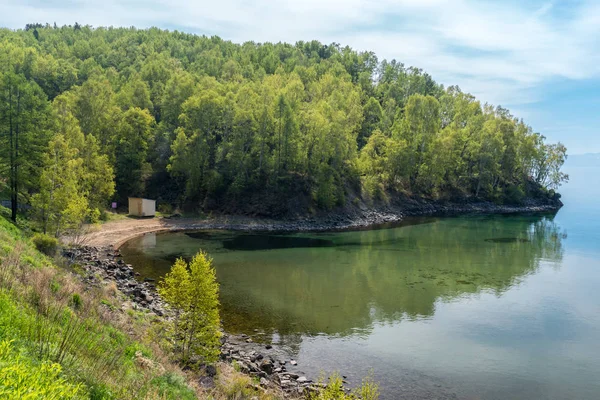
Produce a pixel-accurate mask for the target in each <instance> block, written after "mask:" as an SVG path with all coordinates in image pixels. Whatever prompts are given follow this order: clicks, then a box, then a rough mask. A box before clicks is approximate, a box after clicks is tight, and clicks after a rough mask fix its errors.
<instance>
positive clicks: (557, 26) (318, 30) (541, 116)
mask: <svg viewBox="0 0 600 400" xmlns="http://www.w3.org/2000/svg"><path fill="white" fill-rule="evenodd" d="M75 21H77V22H79V23H81V24H90V25H93V26H110V25H112V26H132V25H134V26H137V27H140V28H143V27H150V26H158V27H161V28H166V29H178V30H182V31H186V32H192V33H198V34H207V35H219V36H221V37H222V38H224V39H229V40H232V41H234V42H244V41H247V40H254V41H257V42H264V41H275V42H277V41H285V42H291V43H294V42H296V41H298V40H312V39H317V40H320V41H322V42H325V43H331V42H336V43H340V44H342V45H346V44H347V45H350V46H352V47H353V48H355V49H358V50H372V51H375V53H376V54H377V55H378V57H379V58H380V59H383V58H387V59H392V58H395V59H397V60H399V61H401V62H403V63H405V64H406V65H414V66H417V67H420V68H423V69H424V70H425V71H427V72H429V73H430V74H431V75H432V76H433V77H434V78H435V79H436V80H437V81H438V82H441V83H443V84H445V85H451V84H458V85H459V86H460V87H461V88H462V89H463V90H464V91H467V92H470V93H473V94H474V95H476V96H477V97H478V98H479V99H481V100H482V101H484V102H485V101H487V102H490V103H492V104H497V105H498V104H499V105H502V106H504V107H507V108H510V109H511V111H512V112H513V114H514V115H516V116H518V117H522V118H524V119H525V121H526V122H528V123H529V124H530V125H532V126H533V128H534V130H536V131H539V132H541V133H543V134H544V135H546V136H547V137H548V138H549V139H550V140H551V141H559V140H560V141H562V142H563V143H565V144H566V146H567V148H568V149H569V153H570V154H579V153H587V152H600V135H598V126H600V94H599V93H600V90H599V89H600V1H598V0H564V1H558V0H556V1H543V0H533V1H525V0H523V1H516V0H508V1H507V0H503V1H485V0H481V1H475V0H452V1H449V0H380V1H372V0H278V1H267V0H217V1H204V0H202V1H184V0H143V1H142V0H102V1H99V0H45V1H41V0H2V2H1V3H0V25H2V26H5V27H9V28H21V27H23V26H24V25H25V24H26V23H29V22H49V23H53V22H56V23H57V24H59V25H62V24H72V23H74V22H75Z"/></svg>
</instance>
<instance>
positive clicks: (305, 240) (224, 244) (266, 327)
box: [122, 215, 564, 347]
mask: <svg viewBox="0 0 600 400" xmlns="http://www.w3.org/2000/svg"><path fill="white" fill-rule="evenodd" d="M428 222H431V221H428ZM563 237H564V234H563V233H562V232H561V231H560V230H559V229H558V227H557V225H556V224H555V223H554V221H553V216H548V215H545V216H540V215H537V216H534V215H528V216H510V217H469V218H445V219H439V220H435V221H433V222H431V223H428V224H426V225H423V224H419V225H411V226H404V227H401V228H395V229H382V230H373V231H359V232H338V233H333V234H332V233H328V234H297V235H272V234H265V235H261V234H238V233H231V232H199V233H192V234H189V233H187V234H186V233H175V234H159V235H156V236H155V242H154V241H153V239H150V238H148V237H143V238H140V239H136V240H133V241H131V242H129V243H127V244H126V246H125V247H123V249H122V250H123V254H124V256H125V258H126V261H127V262H129V263H132V264H134V265H135V266H136V268H137V270H138V271H140V272H141V273H142V275H143V276H151V277H157V276H160V275H162V274H164V272H165V271H167V270H168V268H169V266H170V263H171V262H172V261H173V260H174V259H175V258H176V257H179V256H184V257H191V256H192V255H193V254H194V253H195V252H196V251H197V250H198V249H200V248H202V249H204V250H206V251H208V252H209V253H210V254H211V255H212V256H213V257H214V261H215V265H216V268H217V277H218V280H219V282H220V284H221V303H222V310H223V314H222V315H223V324H224V327H225V329H227V330H229V331H234V332H250V331H252V330H253V329H260V330H263V331H265V332H267V333H274V332H277V333H278V334H279V337H280V338H281V340H282V341H284V342H287V343H288V344H290V345H294V346H293V347H295V345H297V344H298V343H299V341H300V340H301V337H302V335H319V334H326V335H335V336H348V335H358V336H364V335H368V334H369V333H370V331H371V329H372V327H373V324H374V323H383V324H392V323H397V322H399V321H402V320H407V319H408V320H416V319H423V318H430V317H432V316H433V315H434V313H435V304H436V301H438V300H441V301H453V300H454V299H456V298H457V297H460V296H464V295H468V294H472V293H477V292H481V291H486V292H491V293H494V294H495V295H497V296H500V295H501V294H502V293H503V292H504V291H506V290H507V289H509V288H511V287H513V286H514V285H517V284H519V282H521V280H522V279H523V277H525V276H527V275H528V274H532V273H534V272H535V271H536V270H537V269H538V267H539V265H540V261H541V260H553V261H558V260H560V259H561V258H562V253H563V249H562V243H561V242H562V239H563Z"/></svg>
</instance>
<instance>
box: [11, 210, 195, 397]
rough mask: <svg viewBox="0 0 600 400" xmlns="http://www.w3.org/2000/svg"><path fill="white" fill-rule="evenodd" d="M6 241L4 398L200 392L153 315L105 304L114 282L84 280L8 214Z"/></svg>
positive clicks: (187, 394) (111, 299) (115, 293)
mask: <svg viewBox="0 0 600 400" xmlns="http://www.w3.org/2000/svg"><path fill="white" fill-rule="evenodd" d="M0 243H2V245H1V246H0V351H1V354H0V398H32V399H38V398H40V399H42V398H64V399H71V398H73V399H78V398H90V399H111V398H113V399H170V398H183V399H186V398H197V397H198V392H197V390H196V389H194V388H192V387H190V385H188V384H187V383H186V381H187V378H186V376H185V374H184V373H183V372H182V371H181V370H180V369H179V368H178V367H177V366H176V365H174V364H172V363H170V362H169V359H168V355H166V354H164V352H162V351H161V349H160V348H158V347H157V346H155V345H154V344H153V343H152V342H151V341H150V338H149V337H148V335H147V329H146V328H147V327H148V326H149V324H150V317H149V316H145V317H144V318H139V317H138V316H136V318H135V320H134V319H133V318H130V317H129V316H128V315H127V314H126V313H122V312H120V311H118V310H116V307H114V306H113V307H112V308H111V307H107V306H106V304H111V305H112V304H117V303H118V302H119V299H117V298H116V297H117V296H119V295H120V294H119V293H118V291H116V290H115V289H114V287H111V285H107V286H106V287H103V288H99V289H96V290H94V289H90V288H86V287H84V286H83V285H82V284H81V283H80V281H79V280H78V279H77V278H76V276H75V275H74V274H72V273H69V272H67V271H65V270H63V269H60V268H57V267H55V265H54V264H55V262H54V260H53V259H52V258H49V257H47V256H45V255H43V254H41V253H40V252H39V251H37V250H36V249H35V247H34V245H33V243H32V242H31V240H30V239H29V238H28V237H27V235H25V234H24V233H23V232H22V231H21V230H19V229H18V228H17V227H15V226H14V225H12V224H11V223H9V222H8V221H6V220H5V219H4V218H2V217H0ZM126 332H127V333H126ZM142 361H144V362H142ZM149 366H152V367H149ZM42 375H43V376H44V377H48V379H42ZM23 390H25V392H23ZM25 394H27V396H29V397H27V396H25Z"/></svg>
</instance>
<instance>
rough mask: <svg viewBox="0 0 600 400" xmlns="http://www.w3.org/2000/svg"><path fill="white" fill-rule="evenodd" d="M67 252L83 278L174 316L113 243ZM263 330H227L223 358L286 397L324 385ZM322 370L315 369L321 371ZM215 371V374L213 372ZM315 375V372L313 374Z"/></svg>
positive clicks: (137, 304)
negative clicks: (267, 341) (111, 286)
mask: <svg viewBox="0 0 600 400" xmlns="http://www.w3.org/2000/svg"><path fill="white" fill-rule="evenodd" d="M63 256H64V257H65V258H66V259H67V260H69V262H70V263H71V265H75V266H77V268H78V270H79V272H80V275H81V279H82V281H83V282H84V283H85V284H86V285H87V286H89V287H100V286H102V285H105V284H107V283H110V282H113V283H114V284H115V285H116V287H117V288H118V289H119V290H120V291H121V292H122V293H123V294H124V295H125V296H126V297H127V299H128V300H127V301H130V302H131V304H132V305H133V307H134V308H135V309H137V310H139V311H144V312H148V313H152V314H154V315H156V317H158V318H163V319H168V318H170V312H169V308H168V307H167V305H166V304H165V303H164V302H163V301H162V299H161V298H160V296H159V295H158V293H157V290H156V286H155V282H153V281H148V280H145V281H141V280H140V279H139V276H136V273H135V272H134V269H133V267H132V266H131V265H128V264H126V263H125V262H124V261H123V259H122V258H121V255H120V253H119V251H118V250H115V249H114V248H112V247H111V246H104V247H93V246H83V247H78V248H67V249H65V250H64V251H63ZM261 334H262V333H261V332H252V333H250V334H241V335H231V334H227V333H224V334H223V337H222V339H221V343H222V345H221V360H222V361H224V362H227V363H230V364H236V367H237V369H239V370H240V371H241V372H242V373H245V374H248V375H250V376H253V377H256V378H257V380H258V382H259V384H258V385H257V389H259V388H262V389H269V388H272V389H276V390H277V391H281V392H283V393H284V394H285V395H286V397H291V398H294V397H298V396H302V395H303V394H305V393H306V391H317V390H320V389H321V388H322V387H323V385H322V384H321V383H319V382H316V381H314V379H315V378H316V377H315V376H312V375H310V374H305V373H304V372H303V371H302V370H301V367H300V366H298V363H297V362H296V361H295V360H293V359H291V358H289V355H288V354H287V352H286V351H284V350H283V349H282V348H279V347H278V346H277V345H271V344H261V343H259V342H255V341H254V339H252V337H255V338H256V337H257V336H260V335H261ZM210 370H211V369H210V368H209V369H207V376H206V377H204V378H203V380H202V382H201V383H202V385H204V386H207V387H210V386H212V385H214V382H213V380H212V379H213V377H214V372H213V373H211V372H210ZM318 373H319V371H315V374H318ZM211 375H212V376H211ZM313 375H314V374H313Z"/></svg>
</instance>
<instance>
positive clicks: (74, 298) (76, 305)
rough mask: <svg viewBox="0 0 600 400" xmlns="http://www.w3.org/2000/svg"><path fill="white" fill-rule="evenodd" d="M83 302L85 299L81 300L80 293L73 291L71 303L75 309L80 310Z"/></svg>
mask: <svg viewBox="0 0 600 400" xmlns="http://www.w3.org/2000/svg"><path fill="white" fill-rule="evenodd" d="M82 304H83V300H81V296H80V295H79V293H73V296H72V298H71V305H72V306H73V308H74V309H75V310H79V309H80V308H81V305H82Z"/></svg>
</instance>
